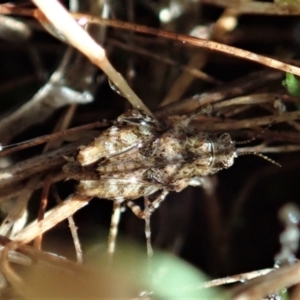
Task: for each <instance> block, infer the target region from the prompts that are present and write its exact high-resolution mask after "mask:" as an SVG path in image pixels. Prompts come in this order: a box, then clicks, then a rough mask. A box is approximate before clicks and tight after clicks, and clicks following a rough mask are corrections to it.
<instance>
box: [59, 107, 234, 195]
mask: <svg viewBox="0 0 300 300" xmlns="http://www.w3.org/2000/svg"><path fill="white" fill-rule="evenodd" d="M189 122H190V118H188V117H183V118H181V117H170V118H168V119H167V120H166V121H164V122H163V121H161V122H157V121H156V120H154V119H153V118H152V117H150V116H148V115H145V113H143V112H142V111H138V110H130V111H128V112H126V113H125V114H123V115H121V116H120V117H119V118H118V119H117V122H116V123H115V125H113V126H112V127H110V128H109V129H107V130H106V131H104V132H103V133H102V134H100V136H99V137H97V138H96V139H95V140H94V141H93V142H92V143H91V144H90V145H87V146H82V147H80V149H79V151H78V154H77V155H76V156H75V159H74V161H70V162H68V163H67V164H66V165H65V166H64V168H63V169H64V171H65V172H66V174H67V176H68V177H70V178H73V179H76V180H79V185H78V186H77V192H78V193H79V194H81V195H83V196H97V197H99V198H106V199H111V200H117V201H124V200H134V199H136V198H139V197H142V196H150V195H151V194H154V193H156V192H157V191H162V194H164V195H166V193H164V192H163V191H176V192H179V191H181V190H183V189H184V188H185V187H187V186H188V185H199V184H200V183H201V177H203V176H207V175H212V174H214V173H216V172H218V171H219V170H222V169H225V168H228V167H230V166H231V165H232V164H233V161H234V158H235V157H236V156H237V153H236V148H235V145H234V142H233V141H232V139H231V137H230V135H229V134H227V133H224V134H222V135H221V136H219V137H217V136H216V135H213V134H209V133H204V132H199V131H198V130H197V129H195V128H193V127H190V126H188V125H189Z"/></svg>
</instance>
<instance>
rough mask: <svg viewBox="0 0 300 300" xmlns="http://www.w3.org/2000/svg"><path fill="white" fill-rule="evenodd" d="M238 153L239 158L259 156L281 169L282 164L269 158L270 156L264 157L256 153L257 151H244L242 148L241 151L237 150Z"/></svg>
mask: <svg viewBox="0 0 300 300" xmlns="http://www.w3.org/2000/svg"><path fill="white" fill-rule="evenodd" d="M236 153H237V156H242V155H256V156H259V157H261V158H263V159H265V160H266V161H268V162H270V163H271V164H273V165H275V166H277V167H281V164H280V163H278V162H276V161H275V160H273V159H271V158H269V157H268V156H266V155H263V154H261V153H259V152H256V151H253V152H251V151H243V148H240V149H236Z"/></svg>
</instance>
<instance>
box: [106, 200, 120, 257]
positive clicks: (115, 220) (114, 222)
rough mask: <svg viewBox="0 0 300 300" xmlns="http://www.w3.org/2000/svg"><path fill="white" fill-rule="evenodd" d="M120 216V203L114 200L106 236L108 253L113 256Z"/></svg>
mask: <svg viewBox="0 0 300 300" xmlns="http://www.w3.org/2000/svg"><path fill="white" fill-rule="evenodd" d="M120 216H121V201H119V200H114V205H113V214H112V216H111V222H110V229H109V235H108V249H107V251H108V253H109V254H113V253H114V252H115V249H116V239H117V235H118V227H119V222H120Z"/></svg>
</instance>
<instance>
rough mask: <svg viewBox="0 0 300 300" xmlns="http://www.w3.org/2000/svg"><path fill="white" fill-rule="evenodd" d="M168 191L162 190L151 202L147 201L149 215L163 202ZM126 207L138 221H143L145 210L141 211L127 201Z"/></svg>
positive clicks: (145, 215)
mask: <svg viewBox="0 0 300 300" xmlns="http://www.w3.org/2000/svg"><path fill="white" fill-rule="evenodd" d="M168 193H169V191H168V190H166V189H163V190H162V192H161V194H160V195H159V196H158V197H157V198H156V199H155V200H154V201H153V202H151V201H149V200H148V201H147V205H148V210H149V213H150V215H151V214H152V213H153V212H154V211H155V210H156V209H157V208H158V207H159V205H160V203H161V202H162V201H164V200H165V198H166V196H167V195H168ZM127 206H128V207H129V208H130V209H131V210H132V212H133V213H134V214H135V215H136V216H137V217H138V218H140V219H145V218H146V217H147V214H146V212H145V210H141V208H140V207H139V206H138V205H136V204H135V203H133V201H128V202H127Z"/></svg>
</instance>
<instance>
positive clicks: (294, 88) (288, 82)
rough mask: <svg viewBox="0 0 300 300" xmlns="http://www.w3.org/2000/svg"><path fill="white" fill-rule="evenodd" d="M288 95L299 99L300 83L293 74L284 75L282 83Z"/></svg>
mask: <svg viewBox="0 0 300 300" xmlns="http://www.w3.org/2000/svg"><path fill="white" fill-rule="evenodd" d="M282 85H283V86H284V87H286V89H287V91H288V93H289V94H290V95H292V96H295V97H300V83H299V80H298V79H297V78H296V76H295V75H294V74H291V73H286V79H285V80H283V81H282Z"/></svg>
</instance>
